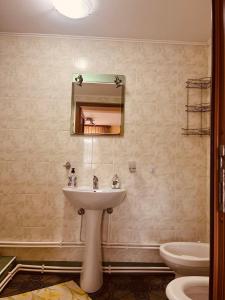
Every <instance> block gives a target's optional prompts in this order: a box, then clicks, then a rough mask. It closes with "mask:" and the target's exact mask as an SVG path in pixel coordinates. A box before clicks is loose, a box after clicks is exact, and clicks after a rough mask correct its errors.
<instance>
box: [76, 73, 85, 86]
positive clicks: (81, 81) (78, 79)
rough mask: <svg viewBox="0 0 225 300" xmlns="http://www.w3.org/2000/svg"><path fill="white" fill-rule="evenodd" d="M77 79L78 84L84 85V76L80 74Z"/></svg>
mask: <svg viewBox="0 0 225 300" xmlns="http://www.w3.org/2000/svg"><path fill="white" fill-rule="evenodd" d="M75 81H76V82H77V85H79V86H82V83H83V81H84V79H83V76H82V75H81V74H79V75H78V76H77V77H76V78H75Z"/></svg>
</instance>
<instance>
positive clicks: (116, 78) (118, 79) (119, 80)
mask: <svg viewBox="0 0 225 300" xmlns="http://www.w3.org/2000/svg"><path fill="white" fill-rule="evenodd" d="M114 82H115V84H116V88H118V87H120V86H121V85H122V80H121V79H120V78H119V76H118V75H116V77H115V80H114Z"/></svg>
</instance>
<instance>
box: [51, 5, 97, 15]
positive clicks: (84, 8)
mask: <svg viewBox="0 0 225 300" xmlns="http://www.w3.org/2000/svg"><path fill="white" fill-rule="evenodd" d="M52 4H53V5H54V7H55V8H56V9H57V10H58V11H59V12H60V13H61V14H62V15H64V16H66V17H68V18H71V19H80V18H84V17H86V16H88V15H90V14H91V13H92V12H93V11H94V9H95V5H94V0H52Z"/></svg>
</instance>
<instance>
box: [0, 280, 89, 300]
mask: <svg viewBox="0 0 225 300" xmlns="http://www.w3.org/2000/svg"><path fill="white" fill-rule="evenodd" d="M1 299H5V300H91V298H90V297H89V296H88V295H87V294H86V293H85V292H84V291H83V290H82V289H81V288H80V287H79V286H78V285H77V284H76V283H75V282H74V281H67V282H64V283H60V284H57V285H53V286H49V287H47V288H44V289H40V290H34V291H31V292H27V293H23V294H19V295H15V296H11V297H6V298H1Z"/></svg>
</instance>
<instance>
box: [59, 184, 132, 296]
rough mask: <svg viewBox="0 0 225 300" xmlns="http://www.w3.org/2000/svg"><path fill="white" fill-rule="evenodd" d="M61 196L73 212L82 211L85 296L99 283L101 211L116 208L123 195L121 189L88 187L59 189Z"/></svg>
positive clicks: (100, 268) (82, 285) (100, 275)
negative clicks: (79, 209)
mask: <svg viewBox="0 0 225 300" xmlns="http://www.w3.org/2000/svg"><path fill="white" fill-rule="evenodd" d="M63 193H64V195H65V196H66V198H67V199H68V200H69V201H70V202H71V204H72V205H73V207H74V209H75V210H77V209H78V208H83V209H84V210H85V214H84V220H85V248H84V257H83V263H82V270H81V277H80V286H81V288H82V289H83V290H85V291H86V292H88V293H94V292H96V291H97V290H98V289H100V287H101V286H102V283H103V276H102V251H101V223H102V214H103V210H104V209H107V208H112V207H115V206H117V205H119V204H120V203H121V202H122V201H123V200H124V198H125V196H126V190H124V189H111V188H103V189H97V190H94V189H91V188H90V187H85V186H83V187H78V188H71V187H65V188H63Z"/></svg>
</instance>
